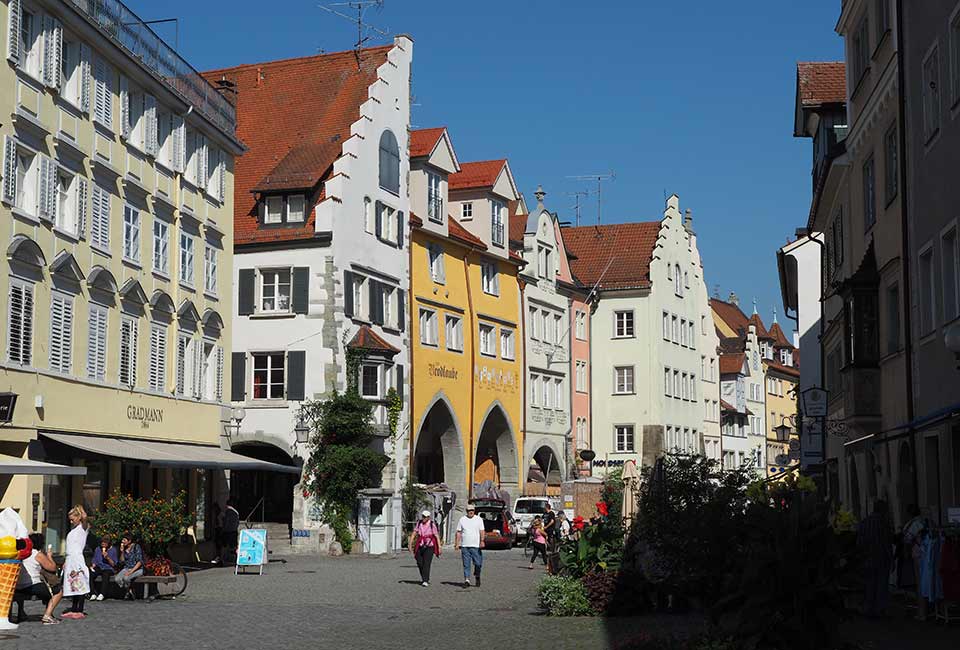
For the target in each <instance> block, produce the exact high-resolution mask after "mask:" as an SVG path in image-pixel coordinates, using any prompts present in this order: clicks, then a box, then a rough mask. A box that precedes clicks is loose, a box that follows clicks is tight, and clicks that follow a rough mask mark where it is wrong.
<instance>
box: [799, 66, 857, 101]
mask: <svg viewBox="0 0 960 650" xmlns="http://www.w3.org/2000/svg"><path fill="white" fill-rule="evenodd" d="M845 70H846V69H845V66H844V64H843V61H807V62H801V63H798V64H797V93H798V95H799V96H800V104H801V105H802V106H822V105H824V104H843V103H844V102H846V101H847V76H846V71H845Z"/></svg>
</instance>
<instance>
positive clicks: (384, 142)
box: [380, 131, 400, 196]
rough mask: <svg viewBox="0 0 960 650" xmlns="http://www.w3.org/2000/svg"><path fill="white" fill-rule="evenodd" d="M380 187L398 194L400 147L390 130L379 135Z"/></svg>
mask: <svg viewBox="0 0 960 650" xmlns="http://www.w3.org/2000/svg"><path fill="white" fill-rule="evenodd" d="M380 187H381V188H383V189H385V190H386V191H388V192H390V193H392V194H396V195H398V196H399V195H400V147H399V146H397V138H396V136H395V135H393V133H392V132H390V131H384V132H383V134H382V135H381V136H380Z"/></svg>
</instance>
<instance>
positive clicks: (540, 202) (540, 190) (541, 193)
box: [533, 185, 547, 212]
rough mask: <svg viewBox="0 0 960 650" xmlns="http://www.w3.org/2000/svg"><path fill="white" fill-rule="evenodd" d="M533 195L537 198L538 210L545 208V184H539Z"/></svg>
mask: <svg viewBox="0 0 960 650" xmlns="http://www.w3.org/2000/svg"><path fill="white" fill-rule="evenodd" d="M533 195H534V196H535V197H536V199H537V212H540V210H543V197H545V196H546V195H547V193H546V192H544V191H543V185H537V191H536V192H534V193H533Z"/></svg>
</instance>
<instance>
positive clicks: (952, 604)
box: [934, 524, 960, 625]
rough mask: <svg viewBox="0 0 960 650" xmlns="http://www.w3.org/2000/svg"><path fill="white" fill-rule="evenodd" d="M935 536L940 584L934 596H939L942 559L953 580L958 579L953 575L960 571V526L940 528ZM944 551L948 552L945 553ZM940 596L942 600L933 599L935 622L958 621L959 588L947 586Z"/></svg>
mask: <svg viewBox="0 0 960 650" xmlns="http://www.w3.org/2000/svg"><path fill="white" fill-rule="evenodd" d="M936 534H937V535H938V536H939V543H940V553H941V557H940V562H939V564H938V567H937V570H938V574H939V578H940V581H941V584H940V588H939V589H938V592H937V594H936V595H940V591H941V590H942V589H943V587H942V580H943V572H944V559H946V561H947V562H948V563H950V564H949V565H948V566H947V570H948V571H952V572H954V579H958V578H956V576H955V574H956V572H958V570H960V525H957V524H948V525H946V526H942V527H941V528H940V530H939V532H937V533H936ZM946 549H949V550H948V551H946ZM948 555H949V557H946V556H948ZM951 588H952V590H951ZM942 595H943V597H942V598H935V599H934V616H935V617H936V620H937V621H943V622H944V623H946V624H947V625H949V624H950V623H953V622H957V621H960V586H958V585H948V589H947V590H946V591H943V594H942ZM948 596H950V597H948Z"/></svg>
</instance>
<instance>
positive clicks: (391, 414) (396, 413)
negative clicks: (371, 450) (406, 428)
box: [387, 387, 403, 438]
mask: <svg viewBox="0 0 960 650" xmlns="http://www.w3.org/2000/svg"><path fill="white" fill-rule="evenodd" d="M402 411H403V400H401V399H400V394H399V393H398V392H397V389H396V388H393V387H391V388H390V390H388V391H387V423H388V424H389V425H390V435H392V436H393V437H394V438H396V437H397V424H398V423H399V422H400V413H401V412H402Z"/></svg>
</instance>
